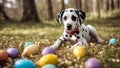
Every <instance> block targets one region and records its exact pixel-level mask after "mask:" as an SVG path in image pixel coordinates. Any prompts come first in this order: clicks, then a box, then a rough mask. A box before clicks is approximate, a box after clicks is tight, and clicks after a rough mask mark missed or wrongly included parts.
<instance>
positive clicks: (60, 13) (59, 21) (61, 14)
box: [56, 10, 64, 24]
mask: <svg viewBox="0 0 120 68" xmlns="http://www.w3.org/2000/svg"><path fill="white" fill-rule="evenodd" d="M63 13H64V10H62V11H61V12H59V13H58V14H57V16H56V20H57V22H58V23H59V24H61V23H62V16H63Z"/></svg>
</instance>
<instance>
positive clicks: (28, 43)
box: [24, 42, 34, 48]
mask: <svg viewBox="0 0 120 68" xmlns="http://www.w3.org/2000/svg"><path fill="white" fill-rule="evenodd" d="M33 44H34V43H33V42H25V45H24V48H26V47H27V46H30V45H33Z"/></svg>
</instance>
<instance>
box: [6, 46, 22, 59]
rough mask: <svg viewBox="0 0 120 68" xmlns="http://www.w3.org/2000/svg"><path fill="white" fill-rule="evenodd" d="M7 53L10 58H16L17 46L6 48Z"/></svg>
mask: <svg viewBox="0 0 120 68" xmlns="http://www.w3.org/2000/svg"><path fill="white" fill-rule="evenodd" d="M7 52H8V55H9V57H11V58H17V57H18V56H19V54H20V52H19V51H18V49H17V48H8V49H7Z"/></svg>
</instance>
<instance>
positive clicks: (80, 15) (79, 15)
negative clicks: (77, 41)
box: [75, 10, 86, 25]
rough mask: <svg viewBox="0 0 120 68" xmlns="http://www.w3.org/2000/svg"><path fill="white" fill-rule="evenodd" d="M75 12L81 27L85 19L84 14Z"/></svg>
mask: <svg viewBox="0 0 120 68" xmlns="http://www.w3.org/2000/svg"><path fill="white" fill-rule="evenodd" d="M75 12H76V14H77V15H78V18H79V22H80V25H81V24H82V21H83V20H84V19H85V18H86V14H85V12H83V11H81V10H76V11H75Z"/></svg>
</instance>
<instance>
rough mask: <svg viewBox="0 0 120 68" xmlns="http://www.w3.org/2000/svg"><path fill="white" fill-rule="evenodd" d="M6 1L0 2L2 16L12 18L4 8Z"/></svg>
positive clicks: (7, 18)
mask: <svg viewBox="0 0 120 68" xmlns="http://www.w3.org/2000/svg"><path fill="white" fill-rule="evenodd" d="M4 3H5V0H3V2H2V3H0V13H1V14H2V16H3V17H4V19H6V20H10V18H9V17H8V15H7V14H6V12H5V10H4Z"/></svg>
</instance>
